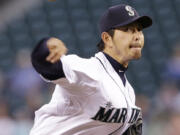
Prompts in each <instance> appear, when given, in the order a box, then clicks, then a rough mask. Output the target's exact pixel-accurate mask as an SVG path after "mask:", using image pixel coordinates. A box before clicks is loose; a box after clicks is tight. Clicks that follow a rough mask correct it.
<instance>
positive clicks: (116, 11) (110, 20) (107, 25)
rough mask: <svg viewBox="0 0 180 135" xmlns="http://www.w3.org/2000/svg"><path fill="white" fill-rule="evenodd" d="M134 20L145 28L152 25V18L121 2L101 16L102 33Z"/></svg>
mask: <svg viewBox="0 0 180 135" xmlns="http://www.w3.org/2000/svg"><path fill="white" fill-rule="evenodd" d="M133 22H137V23H139V24H140V25H141V26H142V28H143V29H144V28H147V27H149V26H151V25H152V19H151V18H150V17H149V16H140V15H139V14H138V12H137V11H136V10H135V9H134V8H133V7H131V6H129V5H126V4H120V5H115V6H112V7H110V8H108V10H107V11H105V13H104V14H103V16H102V17H101V18H100V22H99V28H100V32H101V33H102V32H104V31H108V30H110V29H113V28H117V27H120V26H125V25H128V24H130V23H133Z"/></svg>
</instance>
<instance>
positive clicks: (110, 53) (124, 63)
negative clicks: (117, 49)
mask: <svg viewBox="0 0 180 135" xmlns="http://www.w3.org/2000/svg"><path fill="white" fill-rule="evenodd" d="M103 52H104V53H106V54H108V55H109V56H111V57H112V58H113V59H115V60H116V61H117V62H118V63H120V64H121V65H123V67H125V68H127V67H128V63H129V62H128V61H125V60H123V58H122V57H121V56H118V55H116V54H114V53H112V52H111V51H107V50H103Z"/></svg>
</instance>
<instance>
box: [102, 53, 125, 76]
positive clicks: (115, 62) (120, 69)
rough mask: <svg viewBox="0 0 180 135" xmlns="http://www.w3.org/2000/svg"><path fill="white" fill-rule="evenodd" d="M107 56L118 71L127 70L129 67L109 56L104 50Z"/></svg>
mask: <svg viewBox="0 0 180 135" xmlns="http://www.w3.org/2000/svg"><path fill="white" fill-rule="evenodd" d="M102 53H103V54H104V55H105V56H106V58H107V59H108V61H109V62H110V63H111V65H112V67H113V68H114V69H115V71H116V72H118V73H119V72H125V71H126V70H127V69H128V68H125V67H124V66H123V65H122V64H120V63H119V62H117V61H116V60H115V59H113V58H112V57H111V56H109V55H108V54H106V53H105V52H102Z"/></svg>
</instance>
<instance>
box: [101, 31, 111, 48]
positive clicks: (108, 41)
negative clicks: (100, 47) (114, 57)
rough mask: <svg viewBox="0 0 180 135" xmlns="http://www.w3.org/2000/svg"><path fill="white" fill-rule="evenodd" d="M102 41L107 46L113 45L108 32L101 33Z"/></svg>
mask: <svg viewBox="0 0 180 135" xmlns="http://www.w3.org/2000/svg"><path fill="white" fill-rule="evenodd" d="M101 39H102V40H103V42H104V44H105V46H111V45H112V37H111V36H110V35H109V34H108V33H107V32H102V33H101Z"/></svg>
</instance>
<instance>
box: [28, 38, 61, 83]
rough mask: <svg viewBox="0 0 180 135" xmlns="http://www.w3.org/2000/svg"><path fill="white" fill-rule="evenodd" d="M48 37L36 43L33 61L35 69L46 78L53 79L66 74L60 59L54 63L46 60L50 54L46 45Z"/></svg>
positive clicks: (32, 55) (32, 56)
mask: <svg viewBox="0 0 180 135" xmlns="http://www.w3.org/2000/svg"><path fill="white" fill-rule="evenodd" d="M48 39H49V38H44V39H42V40H41V41H40V42H39V43H38V44H37V45H36V47H35V48H34V50H33V51H32V54H31V62H32V65H33V67H34V68H35V70H36V71H37V72H38V73H39V74H40V75H41V76H42V77H43V78H44V79H45V80H48V81H51V80H57V79H60V78H63V77H65V75H64V72H63V69H62V62H61V61H60V60H59V61H58V62H57V63H54V64H52V63H50V62H48V61H46V57H47V56H48V55H49V50H48V48H47V46H46V42H47V40H48Z"/></svg>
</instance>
